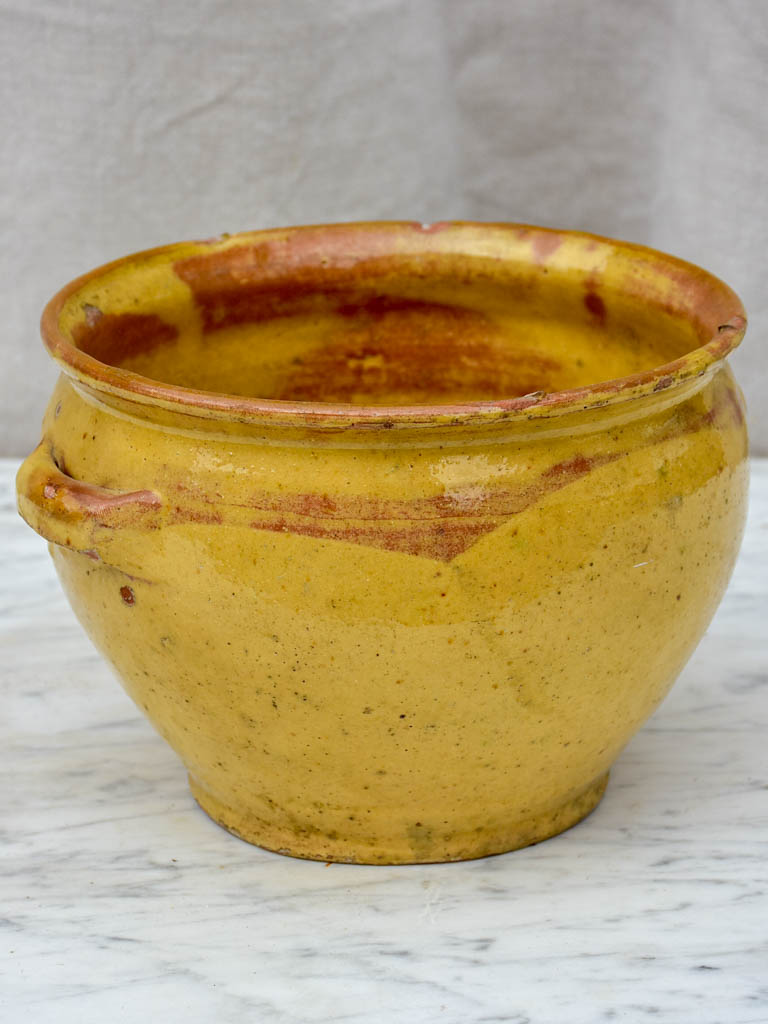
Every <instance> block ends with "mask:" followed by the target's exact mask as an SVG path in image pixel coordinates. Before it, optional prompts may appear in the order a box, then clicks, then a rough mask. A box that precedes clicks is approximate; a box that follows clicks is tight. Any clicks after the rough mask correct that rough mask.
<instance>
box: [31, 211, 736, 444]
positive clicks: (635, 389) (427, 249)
mask: <svg viewBox="0 0 768 1024" xmlns="http://www.w3.org/2000/svg"><path fill="white" fill-rule="evenodd" d="M414 231H415V232H419V233H420V236H421V238H423V239H424V240H425V242H426V244H425V245H424V247H423V249H407V250H406V251H405V255H406V256H410V255H413V254H414V253H416V252H423V253H424V254H444V255H453V256H460V255H462V254H464V253H466V254H467V255H468V256H469V255H473V253H471V252H470V251H469V250H468V249H466V248H465V246H464V245H463V244H462V242H463V241H464V242H466V241H470V242H471V241H472V240H473V239H474V240H478V239H481V240H482V239H483V238H485V239H486V240H493V238H494V236H495V237H496V238H497V239H499V238H500V237H501V236H500V234H499V233H508V235H509V238H510V241H512V239H513V238H514V237H515V236H516V238H517V240H518V241H520V240H521V239H524V240H526V241H529V242H531V244H532V245H533V248H534V251H536V249H537V247H538V249H539V250H540V251H541V252H542V253H543V254H544V256H543V259H542V260H540V261H538V262H539V263H540V264H542V265H543V264H544V263H546V260H547V259H548V258H549V254H550V253H551V252H553V251H555V250H556V249H557V248H558V247H559V245H560V244H561V243H562V242H563V241H566V240H568V239H576V240H581V241H582V242H583V243H585V244H586V245H587V246H589V247H590V248H592V249H602V251H603V252H604V253H606V254H607V253H613V254H624V255H630V256H632V255H634V256H635V257H636V258H637V259H638V262H639V263H642V264H644V265H645V266H646V267H650V268H651V269H653V270H655V271H657V272H661V273H662V274H663V273H664V272H665V271H666V272H667V276H668V277H669V278H670V279H671V280H672V281H673V282H674V283H676V284H677V285H679V286H680V287H681V290H683V289H687V290H688V291H689V292H690V293H691V294H692V295H693V297H694V298H695V299H700V300H701V302H702V304H703V303H704V301H705V300H708V306H711V307H712V308H711V309H709V308H708V309H707V310H706V312H708V313H709V317H708V318H707V317H703V318H702V323H704V325H705V329H706V330H707V331H708V332H709V333H710V337H709V340H708V341H707V342H705V343H704V344H703V345H700V346H699V347H697V348H695V349H691V350H690V351H689V352H687V353H685V355H683V356H681V357H680V358H678V359H675V360H674V361H672V362H668V363H664V364H662V365H659V366H656V367H653V368H652V369H650V370H645V371H642V372H639V373H635V374H631V375H628V376H625V377H619V378H614V379H611V380H605V381H597V382H595V383H594V384H589V385H584V386H582V387H578V388H571V389H568V390H563V391H553V392H547V393H542V392H535V393H532V394H529V395H522V396H519V397H514V398H506V399H504V398H501V399H488V400H482V401H471V402H455V403H448V404H444V403H436V404H431V405H395V406H384V405H353V404H351V403H334V402H309V401H306V402H303V401H278V400H275V399H268V398H250V397H243V396H239V395H230V394H226V393H223V392H214V391H203V390H198V389H194V388H187V387H182V386H180V385H174V384H166V383H163V382H162V381H156V380H153V379H151V378H149V377H144V376H142V375H140V374H138V373H134V372H133V371H131V370H124V369H121V368H120V367H115V366H112V365H110V364H108V363H103V362H101V361H100V360H98V359H95V358H94V357H93V356H90V355H88V354H87V353H85V352H83V351H81V350H80V349H78V348H76V346H75V345H73V344H72V342H71V341H69V340H68V339H67V337H66V336H65V335H64V333H63V332H62V330H61V329H60V327H59V316H60V314H61V312H62V310H63V308H64V305H65V303H66V302H67V300H68V299H69V298H70V297H71V296H72V295H73V294H75V293H76V292H77V291H78V290H79V289H80V288H82V287H83V286H84V285H85V284H87V283H89V282H91V281H92V280H94V279H95V278H98V277H99V276H100V275H102V274H105V273H109V272H112V271H114V270H116V269H119V268H120V267H126V268H130V267H131V266H132V265H134V264H135V263H137V262H140V261H144V260H147V259H149V258H156V257H158V256H163V255H168V256H169V257H170V256H172V255H174V254H179V255H182V254H184V255H188V254H189V250H190V246H205V245H210V246H211V247H212V249H213V248H215V247H216V246H221V247H229V246H230V245H232V244H234V243H237V242H238V240H243V241H246V240H247V241H249V242H251V241H255V242H258V241H260V240H263V241H266V240H269V239H270V238H285V237H288V236H293V235H296V234H299V233H301V232H314V233H321V232H322V233H327V236H328V237H329V238H332V237H333V235H334V234H337V233H341V234H342V235H343V233H348V234H350V236H354V237H355V238H359V237H360V236H368V237H371V236H372V237H374V238H375V237H376V236H381V235H385V236H386V235H387V233H390V234H391V237H392V241H393V243H396V241H397V239H398V238H401V239H402V238H403V237H406V236H410V239H411V240H412V239H413V237H414V236H413V235H411V234H410V233H411V232H414ZM437 233H439V235H440V236H441V244H440V247H439V248H437V247H435V246H430V245H429V239H430V237H432V236H434V235H435V234H437ZM446 235H447V236H448V237H449V238H450V237H455V239H456V244H455V245H451V247H450V248H446V247H445V244H444V243H445V236H446ZM417 237H418V236H417ZM400 252H402V250H398V248H397V245H396V244H393V245H392V247H391V249H390V254H391V256H392V259H393V260H396V259H397V257H398V255H399V253H400ZM559 269H561V270H562V269H565V270H567V269H568V268H567V267H561V268H559ZM574 269H578V267H576V266H574ZM746 327H747V320H746V314H745V312H744V308H743V306H742V303H741V301H740V299H739V297H738V296H737V295H736V294H735V292H733V290H732V289H731V288H730V287H729V286H728V285H727V284H725V282H723V281H721V280H720V279H719V278H717V277H715V276H714V275H713V274H710V273H709V272H708V271H706V270H704V269H702V268H701V267H698V266H696V265H695V264H692V263H688V262H686V261H684V260H681V259H678V258H677V257H674V256H670V255H668V254H666V253H663V252H660V251H658V250H655V249H651V248H648V247H646V246H641V245H636V244H634V243H631V242H623V241H618V240H615V239H612V238H607V237H604V236H601V235H595V234H591V233H589V232H583V231H571V230H557V229H552V228H543V227H537V226H534V225H528V224H513V223H490V222H476V221H443V222H439V223H436V224H421V223H418V222H411V221H368V222H353V223H341V224H321V225H307V226H301V227H292V228H282V229H269V230H263V231H245V232H240V233H237V234H232V235H228V234H226V235H222V236H220V237H218V238H212V239H205V240H203V241H196V242H179V243H174V244H171V245H165V246H159V247H157V248H153V249H146V250H142V251H140V252H137V253H133V254H130V255H128V256H124V257H122V258H120V259H118V260H114V261H112V262H110V263H106V264H103V265H102V266H99V267H96V268H95V269H93V270H91V271H89V272H88V273H86V274H83V275H82V276H80V277H78V278H75V279H74V280H73V281H70V282H69V284H67V285H65V286H64V287H63V288H62V289H61V290H60V291H59V292H57V293H56V295H54V296H53V298H52V299H51V300H50V301H49V302H48V304H47V305H46V307H45V309H44V311H43V315H42V319H41V325H40V329H41V334H42V338H43V341H44V343H45V346H46V348H47V349H48V352H49V353H50V355H51V356H52V357H53V359H54V360H55V361H56V362H57V363H58V364H59V366H60V367H61V369H62V370H63V372H64V373H66V374H68V375H69V376H70V377H73V378H75V379H76V380H78V381H80V382H82V383H83V384H85V385H87V386H89V387H91V388H93V389H94V390H96V391H98V392H102V393H108V394H112V395H115V396H117V397H119V398H123V399H125V400H127V401H129V402H132V403H136V404H139V405H148V406H156V407H158V406H159V407H161V408H165V409H167V410H171V411H174V412H177V413H179V414H182V415H185V416H191V417H195V418H203V419H215V420H230V421H234V422H245V423H257V424H260V425H263V426H269V425H274V426H285V427H309V428H318V429H323V428H330V429H340V428H344V429H346V428H367V429H371V428H379V429H391V428H393V427H400V428H403V427H414V426H415V427H429V426H445V425H452V426H453V425H455V426H459V425H462V424H470V425H471V424H478V425H479V424H488V423H493V422H499V421H510V420H516V419H527V420H531V419H538V418H540V417H541V418H549V417H552V416H559V415H563V414H566V413H574V412H578V411H580V410H583V411H586V410H589V409H595V408H600V407H603V406H607V405H615V404H617V403H624V402H628V401H631V400H634V399H638V398H642V397H644V396H650V395H653V394H654V393H657V392H660V391H664V390H667V389H668V388H672V387H676V386H678V385H680V384H683V383H685V382H688V381H691V380H692V379H694V378H696V377H702V376H703V375H704V374H705V373H707V371H708V370H710V369H712V368H713V367H715V366H716V365H717V364H718V363H721V362H722V361H723V360H725V359H726V357H727V356H728V355H729V354H730V353H731V352H732V351H733V350H734V349H735V348H736V347H737V346H738V345H739V343H740V342H741V340H742V338H743V337H744V333H745V331H746Z"/></svg>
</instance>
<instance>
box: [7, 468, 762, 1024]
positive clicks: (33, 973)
mask: <svg viewBox="0 0 768 1024" xmlns="http://www.w3.org/2000/svg"><path fill="white" fill-rule="evenodd" d="M0 467H1V470H0V532H1V533H2V538H3V540H2V547H0V644H1V645H2V648H1V649H2V670H1V671H2V680H1V684H0V685H1V686H2V705H1V710H0V715H1V725H2V742H1V743H0V757H2V762H3V763H2V773H3V774H2V778H3V780H4V786H3V795H2V821H0V829H1V830H2V836H1V838H2V846H1V850H2V878H1V881H0V900H1V903H0V918H2V920H0V929H2V937H1V939H0V941H1V942H2V946H1V947H0V949H1V950H2V953H1V955H0V1020H2V1021H8V1022H9V1024H11V1022H14V1024H15V1022H17V1021H19V1022H24V1024H28V1022H29V1024H48V1022H56V1024H70V1022H72V1024H96V1022H98V1024H104V1022H112V1021H114V1022H121V1024H122V1022H129V1024H133V1022H137V1024H138V1022H141V1024H144V1022H146V1021H148V1020H153V1021H154V1020H158V1021H163V1022H171V1024H172V1022H176V1021H179V1022H184V1024H211V1022H214V1024H230V1022H232V1024H234V1022H237V1024H243V1022H252V1021H253V1022H262V1021H264V1022H270V1024H271V1022H275V1024H306V1022H322V1024H326V1022H331V1021H334V1022H335V1021H343V1022H351V1024H392V1022H398V1024H421V1022H432V1021H435V1022H444V1024H492V1022H509V1024H596V1022H602V1021H606V1022H608V1021H617V1022H636V1021H637V1022H642V1021H646V1020H648V1021H652V1020H656V1021H664V1022H665V1024H667V1022H672V1024H687V1022H690V1024H766V1022H768V878H767V877H766V876H767V875H768V868H767V865H768V828H766V826H767V825H768V756H767V755H766V751H767V749H768V739H767V737H768V728H767V727H768V700H766V696H767V695H768V616H766V594H767V593H768V461H756V462H755V463H754V473H753V487H752V499H751V515H750V523H749V527H748V530H747V535H746V538H745V543H744V548H743V551H742V555H741V558H740V561H739V564H738V567H737V569H736V573H735V575H734V578H733V582H732V584H731V587H730V589H729V591H728V594H727V596H726V598H725V600H724V602H723V605H722V606H721V608H720V610H719V612H718V614H717V616H716V618H715V620H714V621H713V623H712V626H711V628H710V630H709V632H708V634H707V636H706V637H705V639H704V640H703V641H702V643H701V645H700V647H699V649H698V651H697V652H696V654H695V655H694V657H693V659H692V660H691V662H690V664H689V665H688V667H687V668H686V670H685V672H684V674H683V676H682V677H681V679H680V680H679V682H678V683H677V685H676V687H675V689H674V690H673V691H672V694H671V696H670V697H669V698H668V699H667V701H666V702H665V703H664V705H663V706H662V707H661V709H660V710H659V711H658V712H657V713H656V715H655V716H654V717H653V718H652V719H651V721H650V722H649V723H648V724H647V725H646V727H645V728H644V729H643V730H642V731H641V732H640V733H639V734H638V736H637V737H636V738H635V739H634V740H633V742H632V743H631V744H630V745H629V747H628V748H627V749H626V751H625V752H624V754H623V755H622V757H621V759H620V761H619V763H618V764H617V766H616V767H615V769H614V772H613V776H612V781H611V784H610V786H609V788H608V792H607V794H606V797H605V799H604V800H603V803H602V804H601V805H600V807H599V808H598V809H597V811H595V813H594V814H593V815H592V816H591V817H590V818H588V819H587V820H586V821H585V822H583V823H582V824H581V825H579V826H577V827H576V828H575V829H572V830H571V831H570V832H567V833H565V834H564V835H562V836H559V837H557V838H556V839H552V840H549V841H548V842H546V843H543V844H541V845H539V846H536V847H531V848H529V849H527V850H520V851H517V852H515V853H512V854H506V855H504V856H500V857H493V858H488V859H486V860H481V861H473V862H469V863H464V864H448V865H432V866H423V867H400V868H387V867H384V868H382V867H360V866H347V865H332V866H330V867H326V866H325V865H323V864H315V863H310V862H306V861H298V860H290V859H287V858H284V857H280V856H278V855H275V854H270V853H266V852H264V851H261V850H259V849H257V848H256V847H251V846H248V845H247V844H245V843H242V842H240V841H238V840H237V839H234V838H232V837H231V836H229V835H227V834H226V833H225V832H223V831H222V830H221V829H219V828H218V827H217V826H216V825H214V824H213V823H212V822H211V821H209V819H208V818H207V817H205V815H204V814H203V813H202V812H201V811H200V810H198V808H197V807H196V805H195V804H194V802H193V800H192V798H191V797H190V795H189V793H188V790H187V786H186V779H185V776H184V772H183V770H182V767H181V765H180V763H179V762H178V761H177V759H176V757H175V755H174V754H173V753H172V752H171V751H170V750H169V749H168V748H167V747H166V746H165V744H164V743H163V741H162V740H161V739H160V738H159V737H158V736H156V735H155V733H154V732H153V731H152V729H151V727H150V726H149V725H148V724H147V723H146V722H145V720H144V719H143V718H142V717H141V716H140V715H139V713H138V712H137V711H136V709H135V708H134V706H133V705H132V704H131V703H130V701H129V700H128V698H127V697H126V696H125V695H124V694H123V692H122V690H121V689H120V687H119V686H118V684H117V683H116V682H115V681H114V679H113V678H112V676H111V674H110V671H109V669H108V668H107V667H106V666H105V665H104V663H103V662H102V661H101V659H100V657H99V656H98V655H97V654H96V653H95V652H94V651H93V650H92V648H91V647H90V644H89V642H88V641H87V640H86V638H85V636H84V635H83V634H82V632H81V630H80V628H79V626H78V625H77V623H76V621H75V619H74V617H73V615H72V613H71V612H70V610H69V608H68V606H67V604H66V601H65V599H64V597H63V595H62V593H61V591H60V589H59V586H58V583H57V580H56V578H55V575H54V572H53V568H52V566H51V564H50V560H49V558H48V555H47V551H46V547H45V544H44V543H43V542H42V541H41V540H40V539H39V538H38V537H36V536H35V535H34V534H33V533H32V532H31V531H30V530H29V529H28V528H27V527H25V526H24V524H23V523H22V522H21V521H20V520H18V519H17V517H16V514H15V511H14V499H13V486H12V484H13V472H14V470H15V463H13V462H11V461H9V460H5V461H4V462H0Z"/></svg>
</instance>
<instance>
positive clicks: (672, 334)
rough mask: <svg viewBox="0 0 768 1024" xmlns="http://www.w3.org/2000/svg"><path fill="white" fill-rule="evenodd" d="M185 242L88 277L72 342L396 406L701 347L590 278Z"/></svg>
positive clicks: (290, 392)
mask: <svg viewBox="0 0 768 1024" xmlns="http://www.w3.org/2000/svg"><path fill="white" fill-rule="evenodd" d="M253 237H258V236H253ZM270 245H271V246H272V248H271V249H270ZM179 248H180V249H181V250H182V252H180V253H174V251H173V250H171V255H170V256H164V257H157V256H154V257H152V258H148V259H145V260H141V259H136V260H135V261H133V262H130V261H127V262H126V263H125V264H124V265H122V264H121V265H118V266H117V268H116V269H115V268H113V269H111V270H110V271H109V272H108V273H104V274H103V275H101V276H100V275H99V274H98V273H97V274H96V275H92V276H91V277H90V278H88V279H86V283H85V284H84V285H83V286H82V287H81V288H80V289H79V290H77V291H75V292H74V293H73V294H72V295H71V296H70V298H69V299H68V301H67V306H66V308H65V310H64V316H63V317H62V325H63V326H64V327H65V328H68V330H67V331H66V333H67V334H68V335H69V337H70V338H71V340H72V342H73V343H74V345H75V346H76V347H77V348H79V349H80V350H81V351H83V352H85V353H87V354H89V355H91V356H93V357H94V358H96V359H98V360H100V361H101V362H103V363H107V364H110V365H112V366H115V367H121V368H123V369H128V370H131V371H134V372H135V373H138V374H140V375H142V376H144V377H148V378H151V379H153V380H156V381H161V382H164V383H166V384H171V385H180V386H183V387H186V388H194V389H199V390H204V391H214V392H220V393H226V394H230V395H239V396H249V397H254V398H262V399H279V400H287V401H301V402H321V403H351V404H355V405H384V406H396V405H434V404H449V403H456V402H466V401H484V400H497V399H505V398H513V397H516V396H520V395H526V394H529V393H531V392H537V391H543V392H554V391H563V390H568V389H571V388H577V387H581V386H585V385H592V384H596V383H598V382H600V381H605V380H611V379H614V378H618V377H625V376H628V375H630V374H634V373H637V372H639V371H644V370H650V369H653V368H654V367H656V366H660V365H662V364H664V363H667V362H669V361H671V360H673V359H675V358H678V357H679V356H681V355H683V354H685V353H686V352H688V351H690V350H691V349H693V348H696V347H697V346H698V345H700V344H701V343H702V340H706V335H705V334H704V333H703V330H702V329H701V328H700V327H699V326H697V324H696V322H695V320H694V319H693V318H691V316H690V315H687V314H686V312H685V311H684V310H683V309H679V308H678V309H676V308H674V304H669V303H666V304H665V303H662V302H660V301H654V302H649V301H648V300H647V297H644V296H643V295H642V294H640V293H637V292H636V293H635V294H631V293H629V292H627V291H623V290H617V289H615V288H614V289H613V290H611V288H610V287H609V285H608V284H607V283H606V280H607V279H604V278H603V277H601V275H600V274H597V273H595V272H594V271H593V272H590V273H586V272H582V271H581V270H579V269H573V268H569V267H565V268H560V269H558V268H555V267H549V268H548V267H547V266H546V265H541V264H537V265H534V264H532V263H530V262H525V261H523V260H519V259H518V260H517V261H516V260H514V259H510V260H509V261H508V262H507V261H504V260H503V259H502V260H499V259H498V258H496V260H495V261H488V260H483V259H480V260H478V259H474V258H472V257H471V256H469V255H462V254H461V253H458V254H457V253H455V252H454V253H450V254H445V255H440V254H435V253H426V254H424V253H422V254H416V255H413V254H411V255H408V256H407V257H405V256H404V257H402V258H398V257H397V256H393V255H391V254H386V255H384V256H377V255H374V256H371V255H370V254H368V255H367V257H366V258H359V259H358V258H350V257H349V254H347V256H346V258H343V257H342V256H339V254H338V253H335V255H332V256H331V257H328V256H327V255H325V256H324V255H323V253H324V252H325V250H324V249H323V247H322V245H320V244H316V245H315V247H314V248H312V247H311V246H310V247H309V248H307V247H306V246H305V248H304V250H302V251H301V252H298V253H297V252H296V251H292V250H291V249H290V245H288V246H286V245H285V244H284V243H281V244H280V245H278V244H277V243H274V242H273V243H266V242H263V243H259V244H253V243H252V242H249V241H244V242H242V243H237V241H236V239H235V240H232V242H231V243H229V244H228V245H227V246H226V247H222V248H216V247H214V248H212V249H211V250H205V251H202V252H201V251H200V248H201V247H197V249H195V248H194V247H191V253H189V252H188V250H189V247H188V249H187V250H184V249H183V247H179ZM65 321H68V323H66V322H65Z"/></svg>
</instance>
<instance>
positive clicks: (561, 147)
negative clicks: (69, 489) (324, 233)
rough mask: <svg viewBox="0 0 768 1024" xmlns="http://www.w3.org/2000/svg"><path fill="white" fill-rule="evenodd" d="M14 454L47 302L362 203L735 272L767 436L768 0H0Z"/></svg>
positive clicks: (754, 403) (376, 211) (755, 421)
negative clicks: (611, 239)
mask: <svg viewBox="0 0 768 1024" xmlns="http://www.w3.org/2000/svg"><path fill="white" fill-rule="evenodd" d="M0 87H1V89H2V93H1V94H0V95H1V96H2V101H3V102H2V110H3V113H2V124H1V127H2V132H0V145H1V146H2V151H1V152H0V229H1V230H2V239H3V244H2V247H0V289H2V310H3V318H4V319H3V331H2V346H3V351H2V356H3V363H2V365H3V372H2V375H1V379H0V396H1V397H2V416H1V418H0V428H1V434H0V451H2V452H3V453H8V454H23V453H25V452H26V451H27V450H28V449H29V448H30V447H31V446H32V445H33V444H34V443H35V441H36V439H37V435H38V430H39V422H40V417H41V414H42V411H43V408H44V405H45V403H46V401H47V398H48V396H49V394H50V389H51V386H52V382H53V378H54V371H53V369H52V366H51V365H50V364H49V362H48V360H47V357H46V356H45V355H44V353H43V350H42V347H41V345H40V342H39V339H38V333H37V323H38V318H39V313H40V310H41V308H42V306H43V304H44V302H45V301H46V299H47V298H49V296H50V295H51V294H52V293H53V291H55V290H56V289H57V288H58V287H59V286H60V285H62V284H64V283H65V282H66V281H67V280H69V279H70V278H71V277H73V276H74V275H76V274H78V273H81V272H83V271H85V270H88V269H90V268H91V267H92V266H95V265H96V264H98V263H102V262H104V261H106V260H109V259H112V258H115V257H118V256H121V255H123V254H125V253H127V252H129V251H133V250H136V249H141V248H146V247H148V246H153V245H159V244H162V243H164V242H171V241H177V240H180V239H183V238H196V237H206V236H209V235H214V234H218V233H219V232H221V231H236V230H240V229H244V228H255V227H268V226H276V225H283V224H294V223H310V222H314V223H318V222H323V221H334V220H355V219H369V218H407V219H420V220H442V219H452V218H464V219H488V220H517V221H526V222H529V223H540V224H547V225H551V226H555V227H566V228H568V227H573V228H584V229H587V230H592V231H596V232H598V233H602V234H607V235H613V236H615V237H619V238H626V239H630V240H632V241H637V242H642V243H646V244H650V245H654V246H656V247H658V248H662V249H666V250H668V251H670V252H673V253H675V254H677V255H679V256H682V257H684V258H686V259H690V260H693V261H694V262H697V263H701V264H702V265H703V266H705V267H707V268H708V269H710V270H713V271H714V272H715V273H717V274H719V275H720V276H721V277H723V278H725V279H726V280H727V281H728V282H729V283H730V284H731V285H732V286H733V287H735V288H736V290H737V291H738V292H739V293H740V294H741V296H742V298H743V300H744V302H745V305H746V307H747V310H748V313H749V314H750V319H751V327H750V330H749V333H748V335H747V340H746V341H745V343H744V345H743V347H742V349H741V350H740V351H739V352H738V353H737V354H736V356H735V358H734V364H735V366H736V369H737V371H738V373H739V378H740V381H741V383H742V386H743V387H744V389H745V391H746V393H747V397H748V400H749V402H750V419H751V425H752V438H753V445H754V447H755V449H756V450H762V451H768V359H766V337H767V336H768V297H767V295H766V288H765V284H764V281H765V277H766V260H765V255H764V254H765V250H766V232H767V230H768V217H767V216H766V214H768V3H767V2H765V0H323V2H318V0H314V2H313V0H183V2H182V0H132V2H131V3H130V4H129V3H125V2H112V3H109V2H95V0H0Z"/></svg>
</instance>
